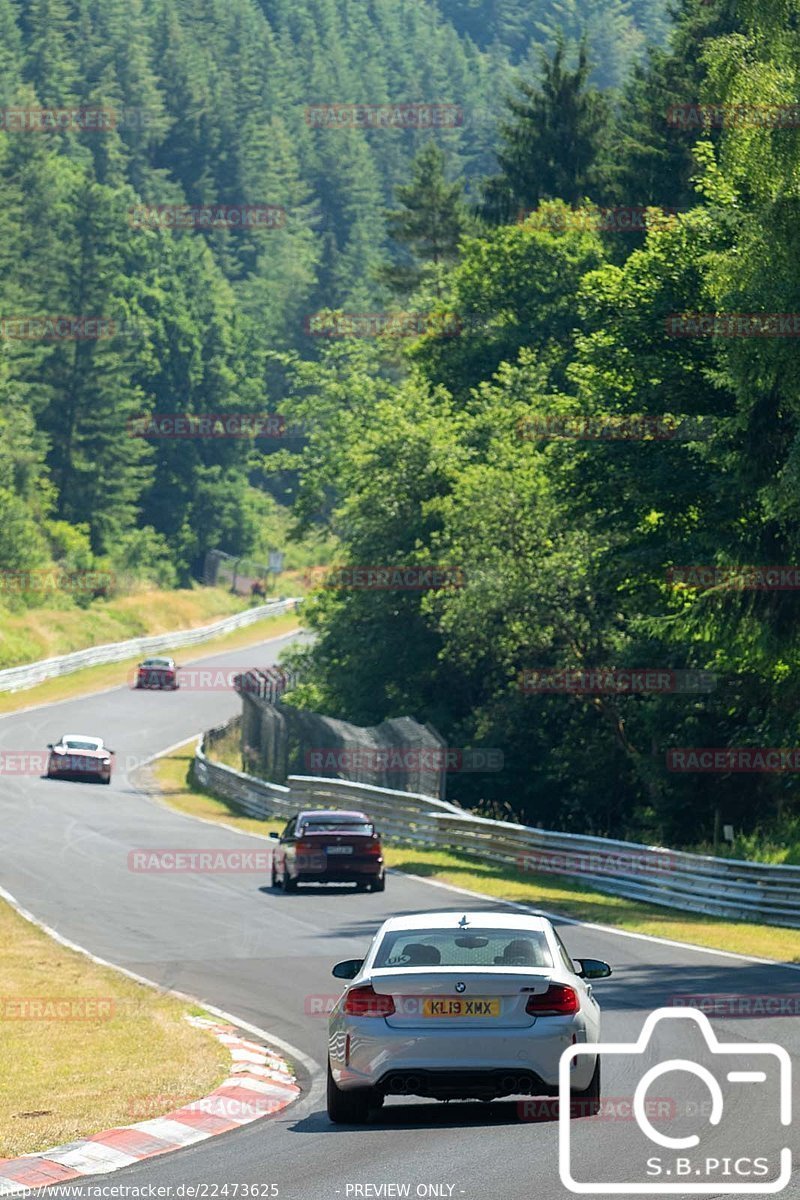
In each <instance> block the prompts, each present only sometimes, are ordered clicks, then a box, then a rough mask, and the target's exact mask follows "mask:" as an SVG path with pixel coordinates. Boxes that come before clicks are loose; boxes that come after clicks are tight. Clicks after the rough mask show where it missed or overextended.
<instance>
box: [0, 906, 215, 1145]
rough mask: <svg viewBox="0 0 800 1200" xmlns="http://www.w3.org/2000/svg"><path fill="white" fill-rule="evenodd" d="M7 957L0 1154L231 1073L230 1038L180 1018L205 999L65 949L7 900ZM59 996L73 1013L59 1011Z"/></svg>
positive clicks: (129, 1114)
mask: <svg viewBox="0 0 800 1200" xmlns="http://www.w3.org/2000/svg"><path fill="white" fill-rule="evenodd" d="M0 961H2V963H3V970H2V995H0V1073H2V1079H3V1087H2V1088H0V1157H5V1158H12V1157H15V1156H17V1155H20V1154H30V1153H32V1152H34V1151H37V1150H46V1149H48V1148H49V1147H52V1146H55V1145H60V1144H61V1143H63V1142H68V1141H71V1140H74V1139H75V1138H79V1137H86V1136H88V1135H89V1134H92V1133H99V1132H100V1131H101V1130H104V1129H109V1128H112V1127H114V1126H117V1125H129V1124H132V1123H133V1122H136V1121H143V1120H147V1119H149V1118H151V1117H155V1116H159V1115H160V1114H162V1113H165V1112H170V1111H171V1110H172V1109H175V1108H178V1107H180V1105H181V1104H185V1103H187V1102H188V1101H192V1100H197V1099H199V1098H200V1097H201V1096H204V1095H206V1094H207V1093H208V1092H210V1091H212V1090H213V1089H214V1088H215V1087H217V1086H218V1085H219V1084H220V1083H221V1082H222V1080H223V1079H224V1078H225V1077H226V1075H227V1074H228V1068H229V1066H230V1056H229V1054H228V1052H227V1051H226V1050H225V1048H224V1047H223V1046H221V1045H220V1043H219V1042H217V1041H216V1040H215V1039H214V1038H212V1037H211V1036H209V1034H207V1033H204V1032H202V1031H201V1030H198V1029H195V1028H194V1027H193V1026H191V1025H190V1024H189V1023H188V1022H187V1021H186V1020H185V1014H187V1013H189V1012H192V1011H193V1012H196V1013H199V1012H200V1010H199V1009H192V1008H191V1006H190V1005H189V1004H188V1003H186V1002H185V1001H181V1000H177V999H175V998H174V997H170V996H164V995H160V994H159V993H158V992H156V991H151V990H150V989H149V988H147V987H144V986H143V985H140V984H137V983H134V982H133V981H132V980H128V979H126V978H125V977H124V976H123V975H120V974H118V973H117V972H116V971H112V970H111V969H109V968H107V967H100V966H98V965H97V964H95V963H93V962H92V961H91V960H90V959H88V958H86V957H85V956H84V955H82V954H78V953H77V952H75V951H72V950H67V949H66V948H65V947H63V946H61V945H59V943H58V942H55V941H53V939H52V938H50V937H48V935H47V934H46V933H43V932H42V931H41V930H40V929H38V928H37V927H36V926H35V925H32V924H31V923H30V922H29V921H26V920H25V919H24V918H22V917H20V916H19V915H18V914H17V913H16V912H15V911H14V910H13V909H12V908H11V907H10V906H9V905H8V904H6V903H4V902H2V901H0ZM48 1001H49V1002H50V1003H49V1005H48V1007H47V1008H45V1009H43V1008H42V1006H43V1005H44V1004H45V1003H46V1002H48ZM55 1001H58V1002H59V1003H60V1004H69V1005H71V1006H73V1012H75V1013H76V1016H73V1017H72V1018H71V1019H67V1018H66V1017H65V1016H60V1017H56V1016H55V1013H56V1012H57V1010H56V1008H55V1004H54V1002H55ZM37 1004H38V1005H39V1009H38V1012H37V1010H36V1008H35V1005H37ZM19 1014H21V1015H19ZM46 1015H48V1016H49V1017H50V1018H51V1019H45V1016H46Z"/></svg>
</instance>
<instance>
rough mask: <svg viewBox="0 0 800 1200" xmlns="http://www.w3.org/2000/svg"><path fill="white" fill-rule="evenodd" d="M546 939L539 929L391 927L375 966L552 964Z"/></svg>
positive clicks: (514, 965)
mask: <svg viewBox="0 0 800 1200" xmlns="http://www.w3.org/2000/svg"><path fill="white" fill-rule="evenodd" d="M552 965H553V958H552V955H551V953H550V948H549V946H548V944H547V938H546V937H545V935H544V934H543V933H540V932H538V931H537V930H530V929H526V930H525V931H524V932H520V933H517V932H516V931H509V930H508V929H480V930H479V929H476V930H474V931H472V932H470V931H469V930H461V929H433V930H430V929H425V930H419V931H418V932H417V931H415V930H413V929H402V930H396V929H395V930H392V931H391V932H389V933H387V934H386V936H385V937H384V939H383V941H382V942H381V944H380V946H379V947H378V953H377V957H376V959H375V966H376V967H433V966H443V967H500V968H501V969H502V968H503V967H552Z"/></svg>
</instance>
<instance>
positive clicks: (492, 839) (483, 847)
mask: <svg viewBox="0 0 800 1200" xmlns="http://www.w3.org/2000/svg"><path fill="white" fill-rule="evenodd" d="M229 727H230V726H223V727H221V729H220V730H213V731H211V737H212V741H213V736H214V735H215V734H216V735H218V734H220V733H221V732H222V731H223V730H224V729H226V728H229ZM208 737H209V735H208V734H206V736H205V738H204V739H203V743H202V744H201V745H200V746H198V748H197V751H196V753H195V773H196V777H197V779H198V781H199V782H200V783H201V784H202V785H203V786H204V787H207V788H208V789H209V790H211V791H214V792H216V793H218V794H219V795H220V796H224V797H225V799H226V800H228V801H229V802H230V803H231V804H233V805H235V806H236V807H237V808H241V809H242V810H243V811H244V812H246V813H247V814H248V815H249V816H252V817H257V818H260V819H262V820H265V819H266V818H268V817H271V816H281V817H287V818H288V817H289V816H291V814H292V813H295V812H297V811H298V810H299V809H301V808H338V807H347V808H358V809H360V810H361V811H363V812H366V813H367V814H368V815H369V816H370V818H371V819H372V820H373V821H374V822H375V823H376V825H377V826H378V827H379V829H380V831H381V832H382V833H383V834H384V835H385V836H386V837H388V838H391V839H396V840H398V841H403V842H411V843H418V844H419V845H423V846H434V847H437V848H438V849H442V850H458V851H462V852H464V853H467V854H472V855H475V856H477V857H479V858H482V859H488V860H489V861H490V862H497V863H502V864H504V865H507V866H514V867H516V868H517V869H518V870H521V871H526V870H530V871H533V872H536V873H542V874H548V875H562V876H569V877H572V878H579V879H581V880H582V881H583V882H584V883H586V884H587V885H588V886H589V887H590V888H592V889H594V890H596V891H599V892H607V893H610V894H611V895H614V896H624V897H626V898H627V899H630V900H642V901H646V902H647V903H648V904H657V905H660V906H662V907H666V908H676V909H683V910H687V911H691V912H697V913H702V914H703V915H706V916H716V917H727V918H728V919H730V920H739V921H755V922H757V923H760V924H764V925H783V926H787V927H788V928H790V929H800V867H793V866H783V865H777V864H776V865H772V864H765V863H753V862H745V861H741V860H738V859H730V858H714V857H713V856H711V855H703V854H689V853H686V852H684V851H677V850H667V849H663V848H661V847H658V846H645V845H640V844H638V843H636V842H622V841H614V840H612V839H611V838H598V837H588V836H585V835H583V834H575V833H558V832H555V831H552V830H547V829H534V828H532V827H531V826H529V825H516V824H512V823H511V822H507V821H491V820H488V819H487V818H485V817H475V816H472V815H471V814H470V813H467V812H465V811H464V810H463V809H460V808H458V807H456V805H454V804H447V803H446V802H445V801H443V800H434V799H433V798H432V797H430V796H423V795H417V794H414V793H412V792H397V791H392V790H390V789H389V788H377V787H370V786H369V785H367V784H363V783H350V782H349V781H346V780H341V779H322V778H314V777H312V776H306V775H290V776H289V780H288V782H289V786H288V787H282V786H279V785H278V784H274V783H268V782H267V781H266V780H264V779H257V778H256V777H255V776H252V775H247V774H245V773H244V772H242V771H236V770H234V769H233V768H231V767H227V766H224V765H222V764H221V763H217V762H213V761H212V760H210V759H209V758H208V757H207V755H206V753H205V746H206V739H207V738H208Z"/></svg>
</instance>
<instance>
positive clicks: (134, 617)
mask: <svg viewBox="0 0 800 1200" xmlns="http://www.w3.org/2000/svg"><path fill="white" fill-rule="evenodd" d="M289 594H291V593H289ZM249 607H250V601H249V599H245V597H243V596H235V595H233V594H232V593H231V592H229V591H228V590H227V589H226V588H221V587H201V586H199V585H198V586H196V587H192V588H182V589H176V590H174V591H167V590H163V589H157V588H152V589H147V590H142V591H132V592H130V593H128V594H126V595H122V596H114V597H113V598H112V599H110V600H95V601H94V602H93V603H92V604H89V605H88V606H87V607H86V608H80V607H79V606H78V605H76V604H74V603H72V604H70V603H67V602H66V600H65V601H64V602H63V603H62V604H60V605H59V604H56V603H54V604H48V605H44V606H42V607H41V608H28V609H25V610H24V611H16V612H15V611H8V610H7V609H6V608H5V606H4V605H2V604H0V615H1V617H2V619H1V620H0V668H6V667H16V666H20V665H21V664H24V663H30V662H38V661H39V659H41V658H53V657H54V656H56V655H59V654H70V653H71V652H72V651H73V650H84V649H86V647H87V646H98V645H101V644H102V643H103V642H124V641H126V640H127V639H128V638H134V637H145V636H146V635H148V634H155V633H167V632H168V631H169V630H172V629H192V628H194V627H196V626H198V625H209V624H210V623H211V622H212V621H214V620H216V619H219V618H220V617H228V616H231V615H232V614H233V613H237V612H242V611H244V610H245V609H247V608H249Z"/></svg>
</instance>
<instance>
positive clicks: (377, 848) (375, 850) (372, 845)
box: [364, 837, 381, 856]
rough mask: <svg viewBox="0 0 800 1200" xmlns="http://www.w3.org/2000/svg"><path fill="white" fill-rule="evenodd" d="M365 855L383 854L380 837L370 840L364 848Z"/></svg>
mask: <svg viewBox="0 0 800 1200" xmlns="http://www.w3.org/2000/svg"><path fill="white" fill-rule="evenodd" d="M364 853H365V854H374V855H376V856H377V855H379V854H380V853H381V839H380V838H379V837H372V838H370V840H369V841H368V842H367V844H366V846H365V847H364Z"/></svg>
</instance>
